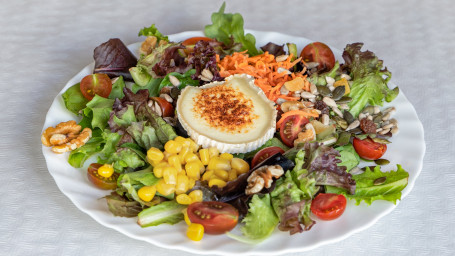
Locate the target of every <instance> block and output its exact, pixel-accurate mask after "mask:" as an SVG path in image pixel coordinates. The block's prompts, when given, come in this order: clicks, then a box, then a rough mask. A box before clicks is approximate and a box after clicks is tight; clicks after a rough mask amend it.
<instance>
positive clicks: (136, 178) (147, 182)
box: [117, 166, 160, 205]
mask: <svg viewBox="0 0 455 256" xmlns="http://www.w3.org/2000/svg"><path fill="white" fill-rule="evenodd" d="M152 170H153V167H152V166H149V167H148V168H146V169H144V170H140V171H137V172H130V173H125V174H122V175H120V177H119V178H118V179H117V186H118V188H117V193H119V194H126V196H127V197H128V198H132V199H133V200H135V201H137V202H139V203H141V204H142V205H149V204H148V202H145V201H143V200H141V199H140V198H139V195H138V194H137V191H139V189H140V188H142V187H143V186H153V185H155V184H156V183H158V181H159V180H160V179H158V178H157V177H155V175H153V172H152Z"/></svg>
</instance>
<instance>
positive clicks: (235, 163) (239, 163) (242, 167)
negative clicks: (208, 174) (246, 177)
mask: <svg viewBox="0 0 455 256" xmlns="http://www.w3.org/2000/svg"><path fill="white" fill-rule="evenodd" d="M231 167H232V169H236V170H237V174H238V175H240V174H242V173H246V172H248V171H249V170H250V165H249V164H248V163H247V162H246V161H245V160H243V159H240V158H232V160H231Z"/></svg>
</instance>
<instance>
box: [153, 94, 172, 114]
mask: <svg viewBox="0 0 455 256" xmlns="http://www.w3.org/2000/svg"><path fill="white" fill-rule="evenodd" d="M151 99H152V100H153V101H155V102H156V103H158V105H160V108H161V113H162V115H161V116H162V117H168V116H170V117H173V116H174V106H172V104H171V103H170V102H169V101H167V100H165V99H163V98H161V97H152V98H151Z"/></svg>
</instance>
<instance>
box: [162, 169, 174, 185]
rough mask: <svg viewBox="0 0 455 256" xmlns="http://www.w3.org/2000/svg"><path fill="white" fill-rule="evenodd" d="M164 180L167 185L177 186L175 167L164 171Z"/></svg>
mask: <svg viewBox="0 0 455 256" xmlns="http://www.w3.org/2000/svg"><path fill="white" fill-rule="evenodd" d="M163 179H164V181H165V182H166V184H172V185H175V184H177V169H175V167H173V166H168V167H165V168H164V170H163Z"/></svg>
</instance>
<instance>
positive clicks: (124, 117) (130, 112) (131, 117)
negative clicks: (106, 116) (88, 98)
mask: <svg viewBox="0 0 455 256" xmlns="http://www.w3.org/2000/svg"><path fill="white" fill-rule="evenodd" d="M113 120H114V122H115V123H116V124H117V125H118V126H120V127H122V128H126V127H129V126H130V125H131V124H132V123H134V122H137V119H136V115H135V114H134V106H133V105H128V106H127V109H126V111H124V112H123V113H122V114H121V115H120V116H119V117H118V116H117V115H113Z"/></svg>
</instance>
